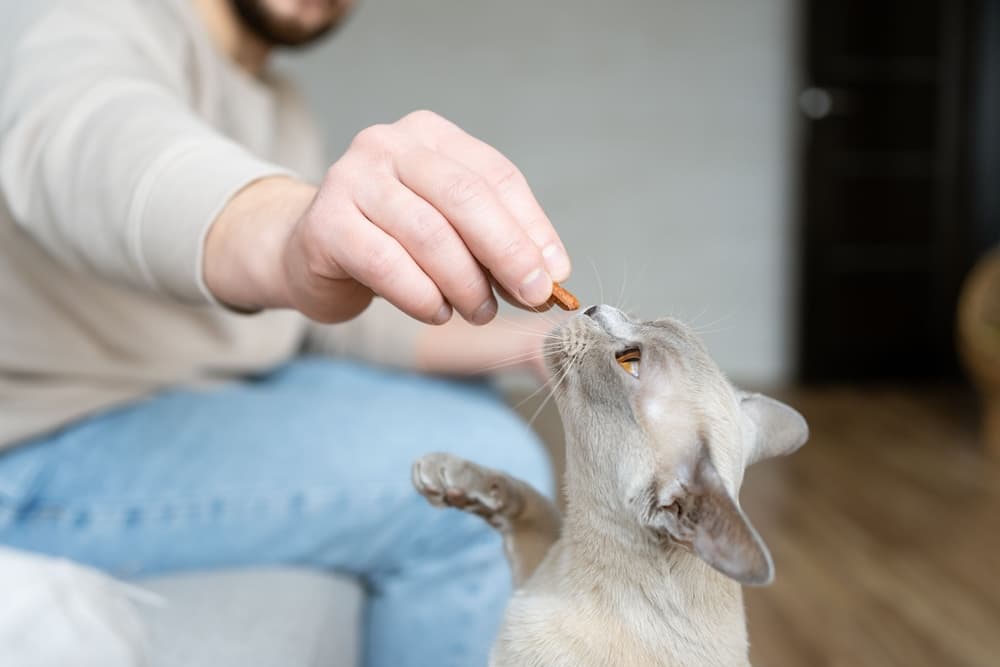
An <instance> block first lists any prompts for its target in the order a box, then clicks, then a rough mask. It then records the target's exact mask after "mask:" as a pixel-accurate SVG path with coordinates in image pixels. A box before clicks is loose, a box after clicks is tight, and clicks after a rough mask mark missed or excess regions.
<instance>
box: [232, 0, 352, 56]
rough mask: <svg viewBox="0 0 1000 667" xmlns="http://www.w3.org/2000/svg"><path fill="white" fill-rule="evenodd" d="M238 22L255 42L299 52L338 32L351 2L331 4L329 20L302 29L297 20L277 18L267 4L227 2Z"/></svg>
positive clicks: (258, 0) (244, 0)
mask: <svg viewBox="0 0 1000 667" xmlns="http://www.w3.org/2000/svg"><path fill="white" fill-rule="evenodd" d="M229 2H230V4H231V5H232V7H233V9H234V10H235V11H236V15H237V16H238V17H239V19H240V22H241V23H243V25H244V26H245V27H246V28H247V29H248V30H249V31H250V32H252V33H253V34H254V35H255V36H256V37H257V38H258V39H260V40H261V41H264V42H266V43H268V44H270V45H272V46H282V47H287V48H301V47H305V46H309V45H310V44H313V43H315V42H317V41H319V40H320V39H321V38H323V37H325V36H327V35H329V34H330V33H331V32H333V31H334V30H335V29H336V28H338V27H339V26H340V25H341V24H342V23H343V22H344V19H346V18H347V16H348V15H349V14H350V9H351V6H352V5H353V2H349V1H345V0H340V1H339V2H334V3H333V4H334V5H335V7H334V8H333V9H332V10H331V16H330V18H329V20H327V21H325V22H323V23H318V24H316V25H311V26H307V25H303V24H302V23H301V22H300V21H298V20H296V19H288V18H284V17H280V16H276V15H275V14H274V13H273V12H272V11H271V10H270V8H269V7H268V4H267V0H229Z"/></svg>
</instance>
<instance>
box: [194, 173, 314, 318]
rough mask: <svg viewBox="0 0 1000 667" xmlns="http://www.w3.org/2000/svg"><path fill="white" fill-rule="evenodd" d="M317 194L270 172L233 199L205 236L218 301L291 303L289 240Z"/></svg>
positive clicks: (253, 306) (248, 307)
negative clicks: (286, 257) (286, 262)
mask: <svg viewBox="0 0 1000 667" xmlns="http://www.w3.org/2000/svg"><path fill="white" fill-rule="evenodd" d="M315 194H316V188H315V187H314V186H311V185H308V184H305V183H302V182H299V181H295V180H293V179H291V178H287V177H270V178H263V179H260V180H258V181H254V182H253V183H251V184H249V185H248V186H246V187H245V188H243V189H242V190H240V191H239V192H238V193H236V195H234V196H233V198H232V199H230V201H229V203H228V204H227V205H226V206H225V208H224V209H223V210H222V212H221V213H220V214H219V216H218V217H217V218H216V219H215V221H214V222H213V223H212V226H211V228H210V229H209V231H208V234H207V235H206V238H205V250H204V265H203V266H204V279H205V285H206V287H207V288H208V290H209V291H210V292H211V293H212V295H213V296H214V297H215V298H216V299H217V300H218V301H220V302H221V303H223V304H225V305H227V306H229V307H230V308H233V309H234V310H240V311H247V312H249V311H256V310H261V309H264V308H287V307H289V306H291V299H290V297H289V294H288V284H287V282H288V281H287V277H286V275H287V274H286V271H285V268H284V255H285V246H286V244H287V242H288V238H289V236H290V235H291V232H292V229H293V228H294V227H295V224H296V223H297V222H298V220H299V219H300V218H301V217H302V215H303V214H304V213H305V212H306V210H307V209H308V208H309V205H310V204H311V203H312V200H313V198H314V197H315Z"/></svg>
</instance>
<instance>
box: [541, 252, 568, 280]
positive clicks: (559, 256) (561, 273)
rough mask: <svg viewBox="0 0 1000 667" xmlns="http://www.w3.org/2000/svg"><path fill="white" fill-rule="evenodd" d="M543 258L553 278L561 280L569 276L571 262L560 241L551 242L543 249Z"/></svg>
mask: <svg viewBox="0 0 1000 667" xmlns="http://www.w3.org/2000/svg"><path fill="white" fill-rule="evenodd" d="M542 258H543V259H544V260H545V268H546V269H547V270H548V272H549V275H550V276H551V277H552V280H554V281H556V282H557V283H558V282H561V281H563V280H566V279H567V278H569V273H570V269H571V267H570V264H569V257H567V256H566V252H565V251H564V250H563V249H562V246H560V245H559V244H558V243H550V244H549V245H547V246H545V249H544V250H542Z"/></svg>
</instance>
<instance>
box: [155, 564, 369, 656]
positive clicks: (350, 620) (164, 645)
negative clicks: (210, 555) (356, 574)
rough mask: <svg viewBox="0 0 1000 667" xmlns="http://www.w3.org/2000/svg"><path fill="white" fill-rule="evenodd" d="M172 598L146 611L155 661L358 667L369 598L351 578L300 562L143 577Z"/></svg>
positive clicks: (160, 591)
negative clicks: (298, 564)
mask: <svg viewBox="0 0 1000 667" xmlns="http://www.w3.org/2000/svg"><path fill="white" fill-rule="evenodd" d="M136 583H138V584H139V586H141V587H142V588H145V589H147V590H150V591H153V592H155V593H157V594H159V595H161V596H163V598H164V599H165V600H166V605H165V606H163V607H159V608H153V607H147V608H146V609H145V610H144V614H145V615H146V617H147V621H148V623H149V625H150V629H151V635H152V653H153V656H154V658H153V664H152V667H237V666H238V667H299V666H302V667H308V666H312V665H317V666H320V665H321V666H322V667H356V665H358V664H359V654H360V653H359V649H360V638H361V634H360V623H361V613H362V609H363V605H364V595H363V593H362V590H361V588H360V587H359V586H358V585H357V583H355V582H354V581H353V580H351V579H346V578H343V577H338V576H331V575H329V574H324V573H319V572H313V571H309V570H297V569H280V568H273V569H247V570H225V571H216V572H197V573H191V574H182V575H171V576H165V577H157V578H151V579H144V580H140V581H138V582H136Z"/></svg>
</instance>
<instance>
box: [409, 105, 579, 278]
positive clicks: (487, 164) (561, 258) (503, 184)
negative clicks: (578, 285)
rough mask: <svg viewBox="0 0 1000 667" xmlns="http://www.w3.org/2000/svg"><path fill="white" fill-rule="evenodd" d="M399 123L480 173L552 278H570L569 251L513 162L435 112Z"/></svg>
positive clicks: (410, 117) (417, 115)
mask: <svg viewBox="0 0 1000 667" xmlns="http://www.w3.org/2000/svg"><path fill="white" fill-rule="evenodd" d="M400 124H408V125H410V126H412V127H413V128H415V129H416V130H417V131H419V132H420V134H421V135H422V136H424V137H425V138H428V139H430V146H431V147H432V148H434V149H435V150H437V151H438V152H440V153H442V154H444V155H446V156H448V157H450V158H451V159H453V160H455V161H457V162H459V163H461V164H462V165H464V166H466V167H468V168H469V169H471V170H472V171H474V172H476V173H477V174H479V175H480V176H481V177H482V178H483V179H484V180H485V181H486V182H487V183H488V184H489V185H490V186H491V187H492V188H493V190H494V191H495V192H496V194H497V196H498V198H499V199H500V201H501V202H502V203H503V204H504V205H505V206H506V207H507V210H508V211H510V213H511V214H512V215H513V216H514V218H515V220H517V222H518V223H519V224H520V225H521V227H522V228H523V229H524V230H525V231H526V232H527V234H528V236H530V237H531V240H532V241H534V242H535V245H537V246H538V247H539V248H541V249H542V257H543V258H544V259H545V265H546V268H547V270H548V272H549V276H550V277H551V278H552V280H554V281H557V282H558V281H563V280H566V279H567V278H569V274H570V271H571V264H570V259H569V254H568V253H567V252H566V248H565V246H563V243H562V240H561V239H560V238H559V234H558V233H556V230H555V227H553V226H552V222H551V221H550V220H549V218H548V216H547V215H546V214H545V211H544V210H543V209H542V206H541V204H539V203H538V200H537V199H536V198H535V195H534V193H533V192H532V191H531V187H530V186H529V185H528V181H527V179H526V178H525V177H524V175H523V174H522V173H521V171H520V170H519V169H518V168H517V167H516V166H515V165H514V163H513V162H511V161H510V160H509V159H508V158H507V157H506V156H505V155H504V154H503V153H501V152H500V151H499V150H497V149H496V148H494V147H493V146H491V145H489V144H488V143H486V142H485V141H482V140H481V139H477V138H476V137H474V136H472V135H471V134H469V133H468V132H466V131H465V130H463V129H462V128H461V127H459V126H458V125H456V124H454V123H452V122H451V121H449V120H447V119H445V118H442V117H441V116H438V115H437V114H434V113H430V112H423V113H421V112H417V113H413V114H410V115H409V116H407V117H405V118H403V119H402V120H401V121H400Z"/></svg>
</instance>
